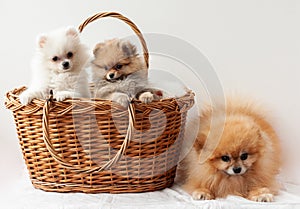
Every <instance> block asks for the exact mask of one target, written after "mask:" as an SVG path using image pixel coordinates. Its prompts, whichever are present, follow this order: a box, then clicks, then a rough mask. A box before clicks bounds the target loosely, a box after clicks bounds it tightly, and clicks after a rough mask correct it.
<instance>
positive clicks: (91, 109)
mask: <svg viewBox="0 0 300 209" xmlns="http://www.w3.org/2000/svg"><path fill="white" fill-rule="evenodd" d="M102 17H114V18H118V19H120V20H123V21H124V22H125V23H127V24H129V25H130V26H131V28H132V29H133V30H134V31H135V33H136V34H137V35H138V37H139V39H140V41H141V43H142V46H143V50H144V58H145V61H146V63H147V64H148V51H147V47H146V43H145V41H144V39H143V36H142V34H141V32H140V31H139V30H138V29H137V27H136V26H135V25H134V23H132V22H131V21H130V20H129V19H127V18H125V17H124V16H122V15H120V14H118V13H111V12H109V13H99V14H96V15H94V16H92V17H90V18H89V19H87V20H86V21H85V22H84V23H83V24H82V25H81V26H80V27H79V30H80V31H82V30H83V28H84V27H85V26H86V25H87V24H88V23H90V22H92V21H94V20H96V19H98V18H102ZM25 89H26V87H22V88H17V89H14V90H12V91H10V92H8V93H7V94H6V102H5V105H6V107H7V108H8V109H10V110H12V112H13V115H14V119H15V124H16V128H17V133H18V138H19V141H20V145H21V148H22V152H23V156H24V159H25V162H26V165H27V168H28V171H29V174H30V178H31V181H32V184H33V185H34V187H35V188H39V189H42V190H45V191H55V192H85V193H99V192H109V193H124V192H146V191H155V190H160V189H163V188H166V187H170V186H171V185H172V184H173V181H174V177H175V173H176V165H177V163H178V159H179V154H180V147H181V143H182V140H183V135H184V127H185V122H186V115H187V111H188V110H189V109H190V108H191V107H192V105H193V104H194V94H193V93H192V92H187V93H186V95H184V96H182V97H179V98H170V99H164V100H161V101H156V102H152V103H150V104H143V103H141V102H139V101H132V103H131V104H130V105H129V108H128V109H125V108H123V107H121V106H120V105H117V104H115V103H112V102H111V101H108V100H101V99H67V100H65V101H63V102H57V101H53V100H52V99H49V100H47V101H45V100H39V99H34V100H33V102H31V103H30V104H29V105H27V106H23V105H21V103H20V101H19V94H20V93H21V92H22V91H24V90H25Z"/></svg>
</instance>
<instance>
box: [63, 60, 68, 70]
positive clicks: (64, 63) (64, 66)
mask: <svg viewBox="0 0 300 209" xmlns="http://www.w3.org/2000/svg"><path fill="white" fill-rule="evenodd" d="M62 66H63V68H64V69H65V70H66V69H69V67H70V63H69V62H68V61H65V62H63V63H62Z"/></svg>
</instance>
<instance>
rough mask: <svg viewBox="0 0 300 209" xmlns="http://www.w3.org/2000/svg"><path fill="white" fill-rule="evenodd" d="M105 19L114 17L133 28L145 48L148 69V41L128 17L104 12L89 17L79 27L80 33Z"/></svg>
mask: <svg viewBox="0 0 300 209" xmlns="http://www.w3.org/2000/svg"><path fill="white" fill-rule="evenodd" d="M104 17H113V18H117V19H119V20H122V21H123V22H125V23H126V24H127V25H129V26H130V27H131V29H132V30H133V31H134V32H135V34H136V35H137V36H138V38H139V39H140V42H141V44H142V47H143V52H144V59H145V63H146V66H147V68H148V67H149V53H148V48H147V44H146V41H145V39H144V37H143V35H142V33H141V31H140V30H139V29H138V27H137V26H136V25H135V24H134V23H133V22H132V21H131V20H129V19H128V18H127V17H124V16H123V15H121V14H119V13H117V12H102V13H98V14H95V15H93V16H91V17H89V18H88V19H86V20H85V21H84V22H83V23H82V24H81V25H80V26H79V27H78V29H79V31H80V32H82V31H83V29H84V28H85V27H86V26H87V25H88V24H89V23H91V22H93V21H95V20H97V19H100V18H104Z"/></svg>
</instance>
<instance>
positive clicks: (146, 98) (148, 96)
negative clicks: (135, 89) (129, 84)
mask: <svg viewBox="0 0 300 209" xmlns="http://www.w3.org/2000/svg"><path fill="white" fill-rule="evenodd" d="M153 99H154V96H153V94H152V93H151V92H148V91H147V92H144V93H142V94H141V95H140V96H139V100H140V101H141V102H143V103H146V104H148V103H150V102H152V101H153Z"/></svg>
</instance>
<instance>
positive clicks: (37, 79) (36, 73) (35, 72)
mask: <svg viewBox="0 0 300 209" xmlns="http://www.w3.org/2000/svg"><path fill="white" fill-rule="evenodd" d="M89 57H90V55H89V53H88V50H87V47H85V45H83V44H82V43H81V42H80V39H79V33H78V31H77V30H76V29H75V28H74V27H67V28H61V29H57V30H55V31H52V32H50V33H48V34H42V35H39V36H38V40H37V49H36V53H35V55H34V57H33V60H32V63H31V68H32V82H31V85H30V86H29V88H28V89H27V90H26V91H24V92H23V93H22V94H21V95H20V102H21V103H22V104H24V105H26V104H28V103H30V102H31V101H32V99H34V98H39V99H46V98H48V96H49V92H50V90H51V89H52V90H53V93H54V98H55V99H56V100H57V101H63V100H64V99H66V98H73V97H89V96H90V94H89V89H88V81H87V75H86V72H85V66H86V64H87V63H88V61H89Z"/></svg>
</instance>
